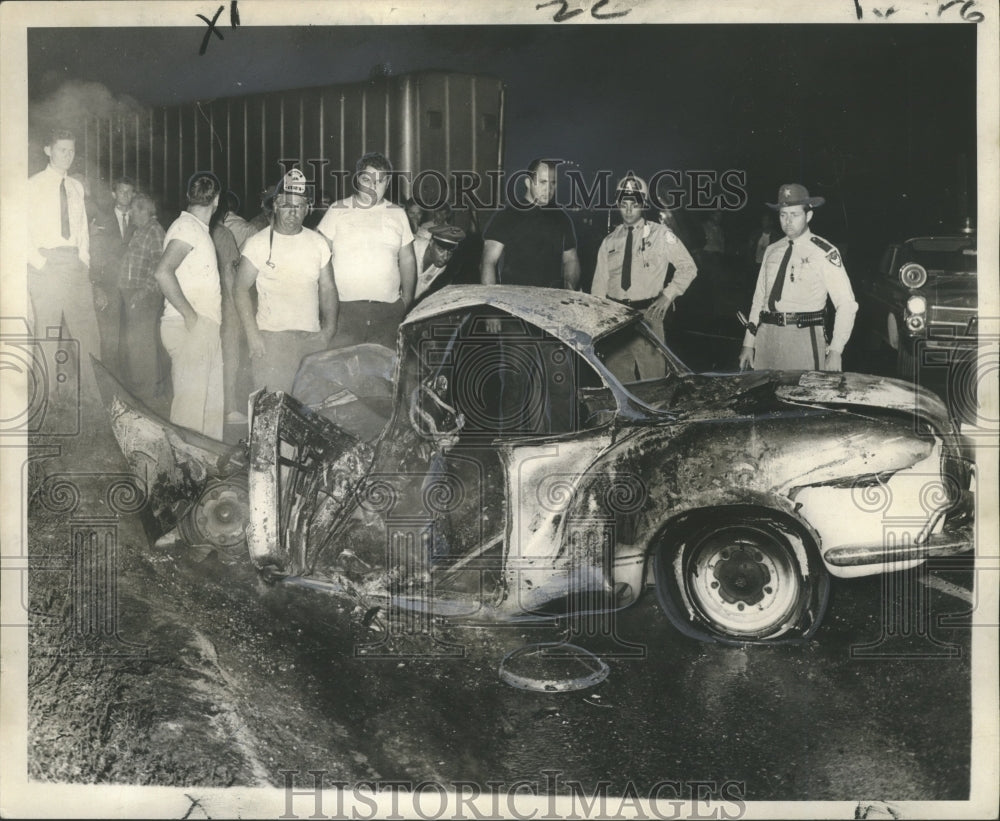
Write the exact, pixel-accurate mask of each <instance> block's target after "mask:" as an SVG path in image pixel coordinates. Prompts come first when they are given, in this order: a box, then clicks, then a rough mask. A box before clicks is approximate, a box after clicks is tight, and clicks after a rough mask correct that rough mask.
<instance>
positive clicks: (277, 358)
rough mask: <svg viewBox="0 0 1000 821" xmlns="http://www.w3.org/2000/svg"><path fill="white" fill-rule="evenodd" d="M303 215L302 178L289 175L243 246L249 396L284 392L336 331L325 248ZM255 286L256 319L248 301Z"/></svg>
mask: <svg viewBox="0 0 1000 821" xmlns="http://www.w3.org/2000/svg"><path fill="white" fill-rule="evenodd" d="M308 213H309V198H308V197H307V196H306V179H305V175H304V174H303V173H302V172H301V171H300V170H299V169H297V168H293V169H292V170H291V171H289V172H288V173H287V174H285V176H284V177H283V178H282V179H281V182H279V183H278V186H277V188H276V189H275V196H274V216H273V217H272V222H271V226H270V227H269V228H266V229H264V230H263V231H260V232H259V233H257V234H254V235H253V236H252V237H250V239H248V240H247V242H246V244H245V245H244V246H243V255H242V257H241V258H240V266H239V269H238V270H237V272H236V291H235V299H236V310H237V312H238V313H239V315H240V321H241V322H242V323H243V329H244V331H245V332H246V335H247V347H248V348H249V350H250V364H251V368H252V370H253V381H254V388H255V389H256V388H264V387H266V388H268V390H273V391H276V390H280V391H285V392H290V391H291V389H292V384H293V382H294V380H295V372H296V371H297V370H298V367H299V362H301V361H302V357H304V356H307V355H308V354H311V353H315V352H316V351H322V350H325V349H326V348H328V347H329V345H330V340H331V339H332V338H333V335H334V333H335V332H336V329H337V308H338V299H337V286H336V285H335V284H334V281H333V266H332V265H331V264H330V247H329V245H328V244H327V242H326V240H325V239H324V238H323V237H322V236H320V235H319V234H318V233H316V232H315V231H311V230H309V229H308V228H303V227H302V221H303V220H304V219H305V218H306V215H307V214H308ZM254 284H256V285H257V314H256V316H255V315H254V312H253V303H252V302H251V299H250V288H251V287H253V285H254Z"/></svg>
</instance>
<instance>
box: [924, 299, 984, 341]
mask: <svg viewBox="0 0 1000 821" xmlns="http://www.w3.org/2000/svg"><path fill="white" fill-rule="evenodd" d="M927 331H928V333H929V334H930V336H936V337H945V338H950V339H962V338H969V337H972V338H975V337H977V336H978V335H979V316H978V312H977V310H976V309H975V308H966V307H951V306H947V305H932V306H931V307H930V312H929V314H928V322H927Z"/></svg>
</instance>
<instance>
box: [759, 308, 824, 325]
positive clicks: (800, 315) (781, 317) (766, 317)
mask: <svg viewBox="0 0 1000 821" xmlns="http://www.w3.org/2000/svg"><path fill="white" fill-rule="evenodd" d="M760 321H761V323H762V324H764V323H766V324H768V325H779V326H785V325H794V326H795V327H796V328H810V327H812V326H813V325H822V324H823V311H799V312H795V311H790V312H788V313H781V312H780V311H761V312H760Z"/></svg>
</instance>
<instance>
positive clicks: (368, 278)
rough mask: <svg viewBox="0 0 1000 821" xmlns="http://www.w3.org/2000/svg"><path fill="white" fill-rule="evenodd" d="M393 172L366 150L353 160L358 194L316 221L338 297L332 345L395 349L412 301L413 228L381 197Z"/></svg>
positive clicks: (380, 157) (414, 274)
mask: <svg viewBox="0 0 1000 821" xmlns="http://www.w3.org/2000/svg"><path fill="white" fill-rule="evenodd" d="M391 176H392V164H391V163H390V162H389V160H388V159H387V158H386V157H385V155H384V154H380V153H378V152H372V153H369V154H365V155H364V156H363V157H362V158H361V159H360V160H358V163H357V173H356V175H355V189H356V193H355V194H354V195H353V196H352V197H348V198H347V199H344V200H338V201H337V202H335V203H333V204H332V205H331V206H330V207H329V209H328V210H327V212H326V214H325V215H324V216H323V219H322V220H321V221H320V224H319V226H318V230H319V232H320V233H321V234H322V235H323V236H324V237H326V238H327V239H328V240H329V242H330V249H331V251H332V252H333V273H334V279H335V280H336V283H337V292H338V294H339V295H340V302H341V309H340V317H339V320H338V324H337V334H336V336H335V337H334V340H333V343H332V345H331V347H333V348H344V347H347V346H349V345H357V344H359V343H362V342H375V343H378V344H380V345H385V346H386V347H388V348H395V347H396V332H397V331H398V329H399V323H400V322H402V320H403V317H404V316H405V315H406V311H407V310H408V309H409V307H410V305H411V304H412V303H413V292H414V288H415V286H416V282H417V260H416V257H415V256H414V253H413V232H412V231H411V230H410V222H409V220H408V219H407V217H406V211H404V210H403V209H402V208H400V207H399V206H398V205H395V204H393V203H391V202H388V201H387V200H386V199H385V193H386V189H387V188H388V187H389V182H390V178H391Z"/></svg>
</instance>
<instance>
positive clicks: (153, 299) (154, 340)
mask: <svg viewBox="0 0 1000 821" xmlns="http://www.w3.org/2000/svg"><path fill="white" fill-rule="evenodd" d="M118 293H120V294H121V297H122V308H123V314H122V319H123V321H122V334H121V341H122V345H121V348H120V368H121V375H122V379H123V380H124V382H125V384H126V385H127V386H128V389H129V390H130V391H131V392H132V393H133V394H134V395H135V397H136V398H137V399H140V400H142V401H143V402H145V403H146V404H147V405H149V404H152V403H153V402H154V401H155V400H156V399H158V398H160V397H161V396H162V394H163V393H164V385H163V382H164V375H163V374H162V373H161V371H160V351H159V348H160V344H161V343H160V331H159V319H160V314H161V312H162V311H163V295H162V294H161V293H160V292H159V291H146V290H142V291H139V290H123V291H118ZM102 343H103V339H102Z"/></svg>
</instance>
